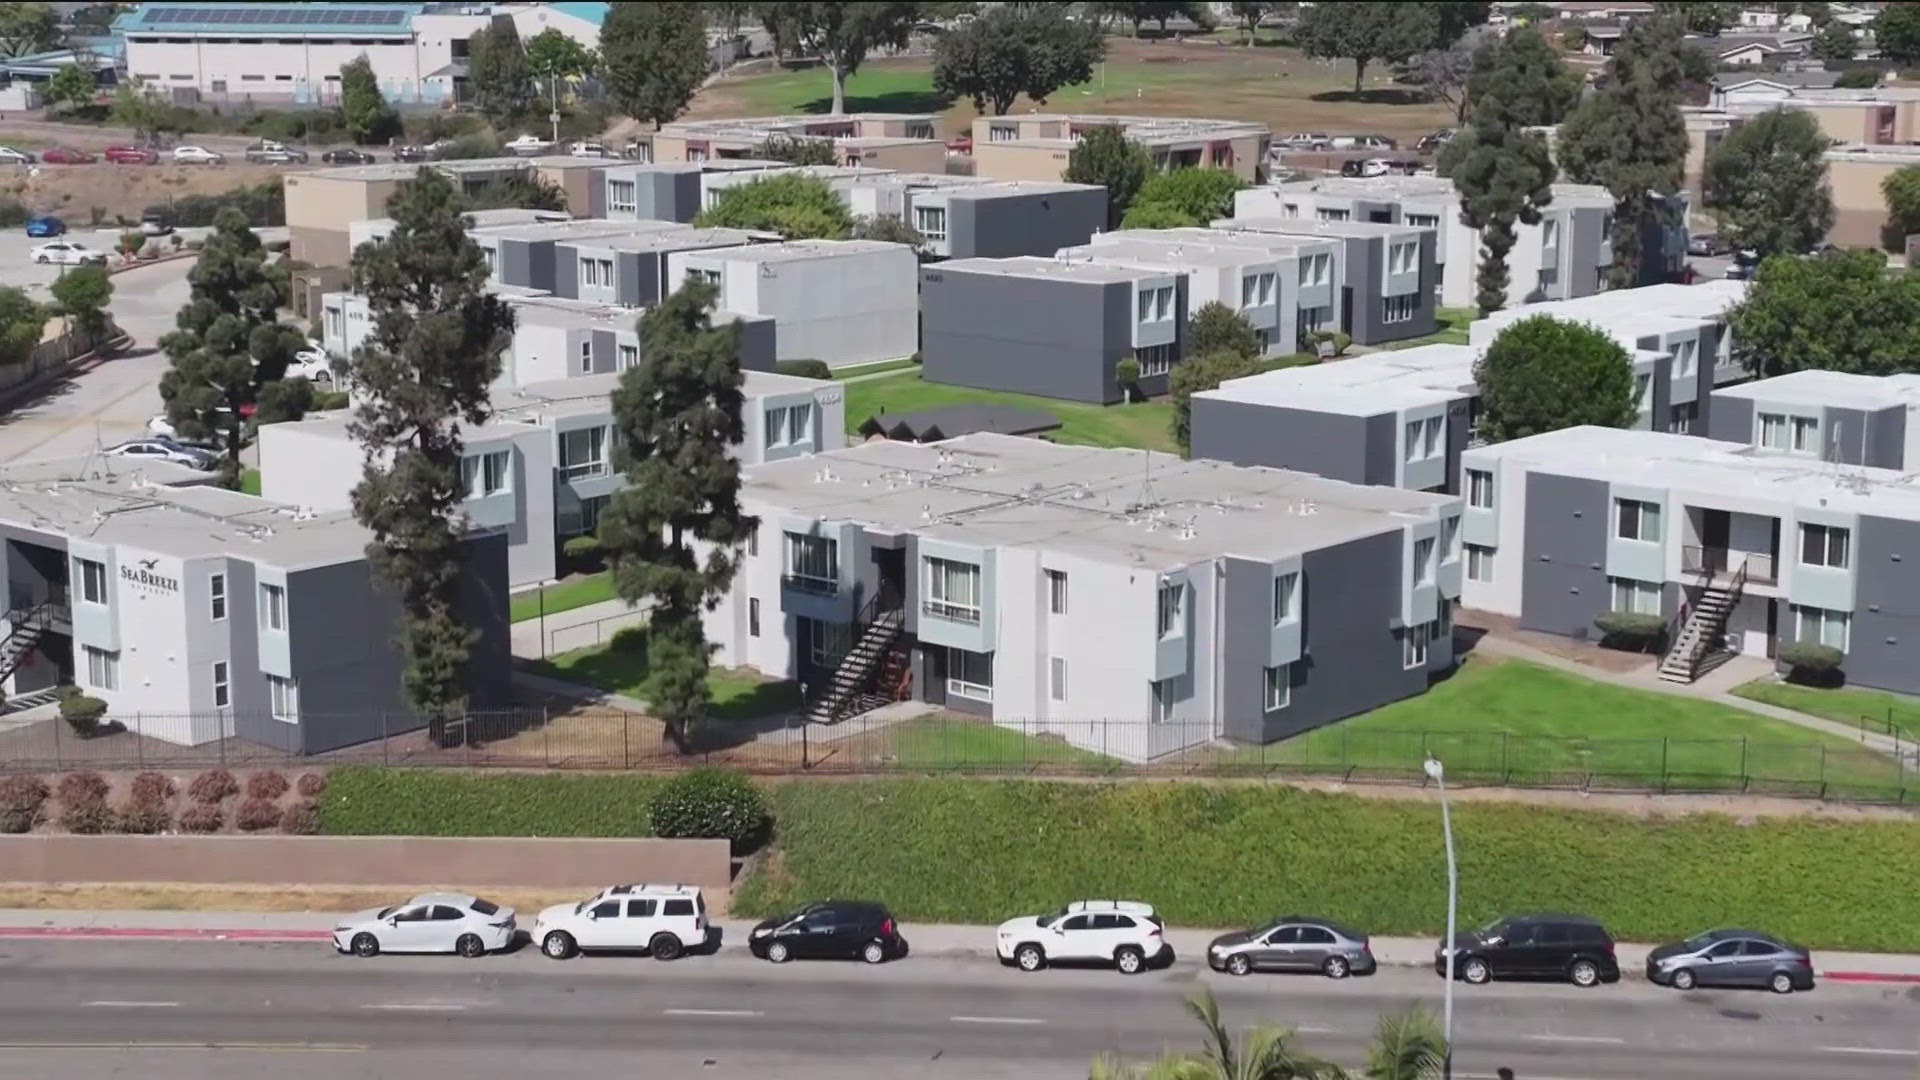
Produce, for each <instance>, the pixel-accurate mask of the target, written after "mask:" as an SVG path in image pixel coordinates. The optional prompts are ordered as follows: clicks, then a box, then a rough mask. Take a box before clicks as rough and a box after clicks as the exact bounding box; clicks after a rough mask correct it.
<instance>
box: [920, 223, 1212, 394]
mask: <svg viewBox="0 0 1920 1080" xmlns="http://www.w3.org/2000/svg"><path fill="white" fill-rule="evenodd" d="M1186 290H1187V280H1186V276H1185V275H1184V274H1183V273H1182V272H1181V271H1179V270H1178V269H1175V268H1157V267H1151V266H1146V265H1140V264H1129V263H1127V262H1125V261H1121V260H1115V261H1106V260H1102V261H1098V262H1082V261H1069V260H1065V259H1041V258H1034V257H1032V256H1023V257H1020V258H1012V259H954V260H952V261H949V262H944V263H938V264H936V265H932V266H927V267H922V268H921V270H920V298H919V299H920V375H921V377H922V378H924V379H926V380H927V381H928V382H936V383H950V384H952V385H955V386H972V387H978V388H980V389H985V390H1004V391H1011V392H1015V393H1022V394H1036V395H1039V396H1041V397H1054V398H1064V399H1066V400H1069V401H1086V402H1092V403H1096V404H1103V405H1104V404H1111V403H1114V402H1117V401H1119V400H1120V399H1121V396H1122V394H1123V393H1124V389H1123V388H1122V387H1121V385H1120V381H1119V378H1118V376H1117V375H1116V369H1117V367H1118V365H1119V363H1120V361H1122V360H1124V359H1126V358H1128V357H1129V356H1131V357H1133V358H1135V359H1136V360H1138V361H1139V364H1140V376H1141V377H1140V385H1141V389H1142V390H1143V391H1144V392H1146V393H1149V394H1154V393H1161V392H1163V391H1164V390H1165V389H1166V385H1167V376H1168V374H1169V373H1170V372H1171V371H1172V370H1173V365H1174V364H1176V363H1178V362H1179V360H1180V357H1181V354H1182V351H1183V350H1182V344H1183V342H1184V340H1185V336H1186V325H1187V319H1188V318H1189V313H1190V308H1189V300H1188V297H1187V294H1186Z"/></svg>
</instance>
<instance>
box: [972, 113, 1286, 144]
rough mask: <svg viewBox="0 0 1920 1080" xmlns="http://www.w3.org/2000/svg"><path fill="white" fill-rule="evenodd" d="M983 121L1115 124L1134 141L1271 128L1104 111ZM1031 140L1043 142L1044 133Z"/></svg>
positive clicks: (1260, 132) (1261, 131) (1263, 132)
mask: <svg viewBox="0 0 1920 1080" xmlns="http://www.w3.org/2000/svg"><path fill="white" fill-rule="evenodd" d="M985 119H987V120H1018V121H1020V122H1021V123H1022V124H1035V123H1065V124H1068V125H1069V126H1078V127H1086V126H1089V125H1093V126H1099V125H1111V124H1118V125H1119V126H1120V127H1122V128H1124V129H1125V130H1126V133H1127V138H1129V139H1132V140H1134V141H1135V142H1147V143H1151V142H1157V141H1166V142H1174V141H1179V140H1182V139H1193V138H1201V137H1206V138H1219V137H1221V136H1222V135H1228V136H1231V135H1233V134H1242V135H1256V134H1257V135H1266V134H1270V133H1271V131H1272V129H1271V128H1269V127H1268V126H1267V125H1266V124H1259V123H1254V122H1252V121H1248V120H1216V119H1213V118H1211V117H1205V116H1119V115H1108V114H1104V113H1024V114H1017V115H1013V116H990V117H986V118H985ZM1034 141H1047V140H1046V138H1045V137H1044V136H1042V137H1038V138H1036V139H1035V140H1034Z"/></svg>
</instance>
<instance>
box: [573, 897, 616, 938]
mask: <svg viewBox="0 0 1920 1080" xmlns="http://www.w3.org/2000/svg"><path fill="white" fill-rule="evenodd" d="M620 921H621V920H620V901H618V900H602V901H600V902H599V903H597V904H595V905H593V906H592V907H591V908H588V909H587V920H586V922H583V923H581V924H580V926H579V934H578V936H576V937H575V938H574V940H575V941H577V942H578V943H579V944H580V947H581V948H583V949H607V948H612V947H614V946H616V945H618V944H619V942H620Z"/></svg>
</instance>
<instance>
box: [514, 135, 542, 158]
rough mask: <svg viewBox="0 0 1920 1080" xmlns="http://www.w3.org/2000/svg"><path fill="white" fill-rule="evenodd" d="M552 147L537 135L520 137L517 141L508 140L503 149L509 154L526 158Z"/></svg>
mask: <svg viewBox="0 0 1920 1080" xmlns="http://www.w3.org/2000/svg"><path fill="white" fill-rule="evenodd" d="M552 145H553V144H552V143H550V142H548V141H547V140H545V139H543V138H541V137H540V136H538V135H532V134H528V135H522V136H520V137H519V138H517V139H511V140H509V141H508V142H507V144H506V146H505V147H504V148H503V149H505V150H506V152H507V153H509V154H519V155H523V156H526V155H532V154H538V153H541V152H542V151H544V150H546V149H547V148H548V147H550V146H552Z"/></svg>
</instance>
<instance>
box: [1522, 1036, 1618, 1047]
mask: <svg viewBox="0 0 1920 1080" xmlns="http://www.w3.org/2000/svg"><path fill="white" fill-rule="evenodd" d="M1527 1038H1529V1039H1532V1040H1533V1041H1534V1042H1561V1043H1580V1044H1582V1045H1592V1046H1619V1045H1621V1044H1622V1043H1625V1042H1626V1041H1627V1040H1625V1039H1616V1038H1614V1037H1613V1036H1611V1035H1529V1036H1527Z"/></svg>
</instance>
